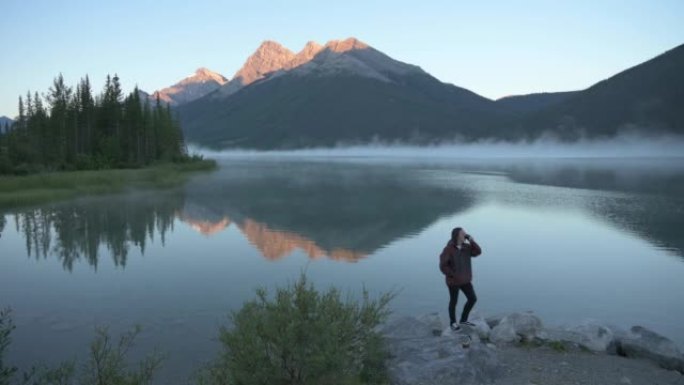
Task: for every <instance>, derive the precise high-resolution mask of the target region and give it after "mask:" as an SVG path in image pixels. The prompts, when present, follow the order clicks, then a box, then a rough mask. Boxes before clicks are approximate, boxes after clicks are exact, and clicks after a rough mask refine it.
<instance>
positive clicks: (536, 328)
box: [383, 312, 684, 385]
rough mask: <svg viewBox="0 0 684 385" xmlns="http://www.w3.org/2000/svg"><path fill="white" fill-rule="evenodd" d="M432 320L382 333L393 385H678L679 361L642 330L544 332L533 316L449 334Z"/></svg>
mask: <svg viewBox="0 0 684 385" xmlns="http://www.w3.org/2000/svg"><path fill="white" fill-rule="evenodd" d="M443 321H444V320H443V319H442V317H440V314H438V313H431V314H426V315H422V316H420V317H412V316H397V317H393V319H391V320H388V322H387V324H386V325H385V326H384V327H383V334H384V335H385V336H386V338H387V342H388V347H389V351H390V359H389V360H388V368H389V371H390V373H391V377H392V381H391V384H393V385H409V384H423V385H433V384H434V385H437V384H441V383H453V382H458V383H461V384H481V383H488V384H521V385H527V384H545V383H552V384H569V385H570V384H616V385H623V384H642V383H644V384H645V383H654V381H655V383H678V381H684V355H683V354H682V352H681V351H680V350H679V348H678V347H677V346H676V344H675V343H674V342H672V341H671V340H669V339H668V338H666V337H664V336H662V335H660V334H658V333H657V332H654V331H652V330H649V329H646V328H644V327H642V326H638V325H637V326H633V327H631V328H630V329H629V330H624V329H621V328H619V327H616V326H612V325H603V324H600V323H593V322H592V323H582V324H579V325H574V326H551V327H545V326H544V324H543V322H542V320H541V319H540V318H539V317H537V316H536V315H534V313H531V312H527V313H510V314H505V315H504V314H501V315H495V316H487V317H483V316H481V315H479V314H473V316H472V317H471V322H473V324H474V326H472V327H471V326H462V329H461V330H460V331H458V332H455V331H452V330H451V329H450V328H449V327H448V323H446V322H443ZM683 383H684V382H683Z"/></svg>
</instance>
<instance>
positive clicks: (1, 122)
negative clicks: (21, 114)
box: [0, 116, 14, 132]
mask: <svg viewBox="0 0 684 385" xmlns="http://www.w3.org/2000/svg"><path fill="white" fill-rule="evenodd" d="M12 123H14V120H12V119H10V118H8V117H6V116H0V132H5V128H6V127H7V128H9V127H10V126H11V125H12Z"/></svg>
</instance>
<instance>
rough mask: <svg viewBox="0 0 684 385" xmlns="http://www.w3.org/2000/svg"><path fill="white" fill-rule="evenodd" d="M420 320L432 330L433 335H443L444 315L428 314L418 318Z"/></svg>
mask: <svg viewBox="0 0 684 385" xmlns="http://www.w3.org/2000/svg"><path fill="white" fill-rule="evenodd" d="M418 321H420V322H422V323H424V324H426V325H427V326H428V327H429V328H430V330H431V331H432V335H433V336H435V337H436V336H440V335H442V331H443V330H444V323H443V322H442V317H440V316H439V313H430V314H426V315H424V316H421V317H420V318H418Z"/></svg>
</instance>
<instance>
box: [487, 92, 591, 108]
mask: <svg viewBox="0 0 684 385" xmlns="http://www.w3.org/2000/svg"><path fill="white" fill-rule="evenodd" d="M577 93H578V91H565V92H540V93H536V94H527V95H513V96H505V97H503V98H500V99H497V100H496V104H497V105H499V106H501V107H502V108H504V109H506V110H508V111H514V112H532V111H539V110H541V109H544V108H546V107H549V106H551V105H554V104H557V103H560V102H562V101H565V100H566V99H568V98H570V97H572V96H574V95H576V94H577Z"/></svg>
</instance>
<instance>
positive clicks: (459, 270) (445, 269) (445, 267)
mask: <svg viewBox="0 0 684 385" xmlns="http://www.w3.org/2000/svg"><path fill="white" fill-rule="evenodd" d="M480 254H482V249H481V248H480V245H478V244H477V242H475V240H474V239H473V237H472V236H471V235H470V234H468V233H466V232H465V230H464V229H462V228H461V227H456V228H454V229H453V230H452V231H451V239H450V240H449V242H448V243H447V245H446V246H445V247H444V250H443V251H442V254H440V256H439V269H440V270H441V271H442V273H443V274H444V275H445V276H446V285H447V288H448V289H449V325H450V326H451V329H452V330H454V331H459V330H461V326H460V325H468V326H473V324H472V323H471V322H469V321H468V316H469V315H470V311H471V310H473V306H475V302H477V296H476V295H475V289H474V288H473V283H472V280H473V272H472V269H471V264H470V259H471V258H472V257H477V256H478V255H480ZM459 291H462V292H463V294H465V296H466V304H465V306H464V307H463V312H462V313H461V319H460V322H459V324H457V323H456V302H457V301H458V292H459Z"/></svg>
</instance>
